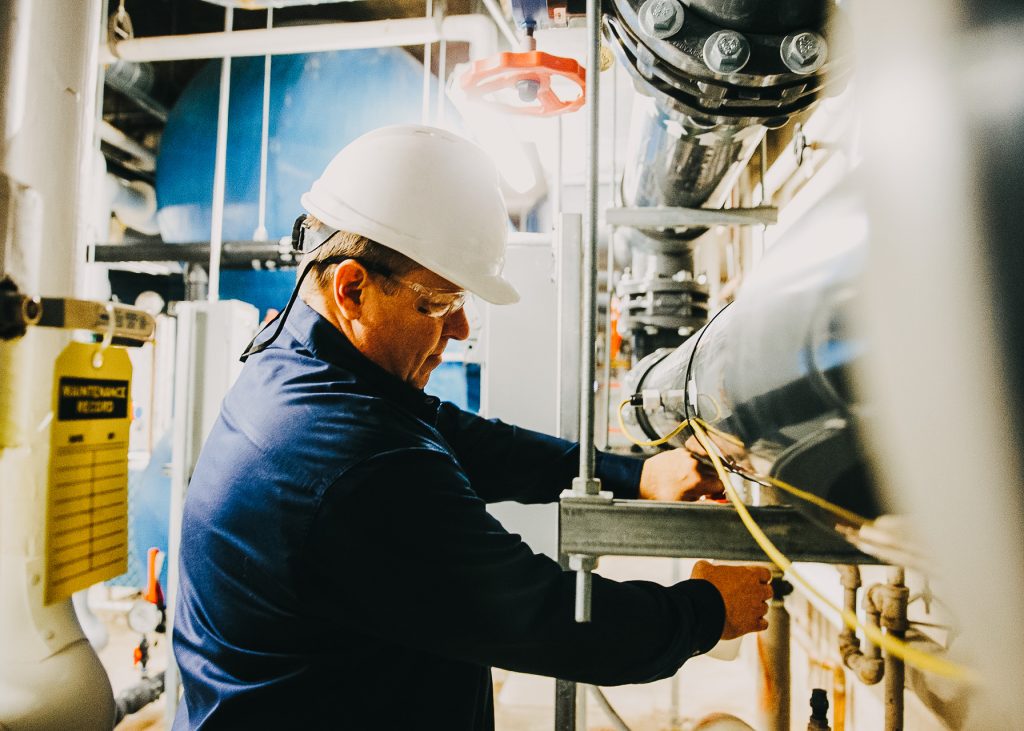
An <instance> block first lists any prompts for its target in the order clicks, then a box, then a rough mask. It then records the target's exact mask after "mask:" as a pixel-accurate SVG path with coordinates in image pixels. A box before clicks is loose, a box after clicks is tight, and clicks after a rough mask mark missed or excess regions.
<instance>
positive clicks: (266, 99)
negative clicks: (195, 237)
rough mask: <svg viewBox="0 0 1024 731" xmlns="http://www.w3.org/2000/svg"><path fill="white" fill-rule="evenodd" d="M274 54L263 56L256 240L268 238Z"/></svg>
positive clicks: (270, 15) (271, 18)
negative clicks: (271, 84)
mask: <svg viewBox="0 0 1024 731" xmlns="http://www.w3.org/2000/svg"><path fill="white" fill-rule="evenodd" d="M273 27H274V8H273V7H269V8H267V30H270V29H271V28H273ZM272 59H273V56H271V55H270V54H267V55H266V56H264V57H263V126H262V127H261V129H260V203H259V212H258V214H257V217H256V221H257V223H256V231H255V232H254V233H253V235H252V237H253V238H254V239H255V240H256V241H266V240H267V149H268V148H269V143H270V64H271V60H272Z"/></svg>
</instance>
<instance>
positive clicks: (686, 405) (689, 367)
mask: <svg viewBox="0 0 1024 731" xmlns="http://www.w3.org/2000/svg"><path fill="white" fill-rule="evenodd" d="M733 302H735V300H733ZM731 304H732V302H729V303H728V304H726V306H725V307H723V308H722V309H720V310H719V311H718V312H716V313H715V316H714V317H712V318H711V319H710V320H708V324H707V325H705V326H704V327H702V328H701V329H700V332H699V333H697V342H695V343H694V344H693V350H691V351H690V357H689V359H688V360H687V362H686V378H685V379H684V380H683V420H684V421H686V422H687V428H688V429H689V430H690V433H691V434H693V436H694V438H696V437H697V434H696V433H695V432H694V431H693V427H692V426H690V425H689V422H690V374H691V373H692V372H693V361H694V359H695V358H696V357H697V348H699V347H700V341H701V338H703V337H704V334H705V333H707V331H708V330H710V329H711V326H712V325H713V324H714V323H715V320H717V319H718V316H719V315H721V314H722V313H723V312H725V311H726V310H727V309H729V306H730V305H731ZM698 405H699V399H698V398H697V394H696V389H694V404H693V416H694V418H696V419H699V418H700V414H699V413H697V408H698Z"/></svg>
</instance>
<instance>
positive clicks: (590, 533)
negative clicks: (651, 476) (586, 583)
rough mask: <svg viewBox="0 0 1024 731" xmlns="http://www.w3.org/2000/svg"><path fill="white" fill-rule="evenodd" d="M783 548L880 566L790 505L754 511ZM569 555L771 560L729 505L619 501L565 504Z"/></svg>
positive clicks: (805, 557) (811, 558)
mask: <svg viewBox="0 0 1024 731" xmlns="http://www.w3.org/2000/svg"><path fill="white" fill-rule="evenodd" d="M747 509H748V510H749V511H750V513H751V515H752V516H753V517H754V519H755V520H756V521H757V523H758V525H760V526H761V528H762V529H764V531H765V533H766V534H767V535H768V537H769V538H770V539H771V540H772V542H773V543H774V544H775V545H776V546H778V547H779V550H780V551H782V552H783V553H785V554H786V555H787V556H789V557H790V558H791V559H792V560H793V561H805V562H813V563H829V564H879V563H881V562H880V561H879V560H878V559H877V558H875V557H873V556H869V555H867V554H865V553H862V552H861V551H858V550H857V549H856V548H854V547H853V546H852V545H851V544H850V543H848V542H847V541H846V540H844V539H843V538H842V537H840V536H839V535H838V534H837V533H835V532H833V531H830V530H829V529H827V528H824V527H822V526H820V525H818V524H817V523H815V522H813V521H811V520H810V519H808V518H807V517H805V516H804V515H803V514H802V513H800V512H799V511H798V510H796V509H795V508H792V507H789V506H783V505H772V506H762V507H757V506H750V507H748V508H747ZM559 517H560V520H559V525H560V528H561V536H560V540H561V550H562V551H564V552H565V553H569V554H586V555H588V556H663V557H672V558H706V559H716V560H728V561H767V560H768V559H767V557H766V556H765V555H764V552H763V551H762V550H761V549H760V547H759V546H758V545H757V544H756V543H755V542H754V539H753V538H752V537H751V536H750V533H749V532H748V531H747V528H746V526H744V525H743V523H742V522H741V521H740V518H739V515H738V514H737V513H736V511H735V510H734V509H733V508H732V507H731V506H729V505H718V504H712V503H662V502H654V501H650V500H612V501H611V502H609V503H603V504H602V503H584V502H577V501H563V502H562V504H561V508H560V516H559Z"/></svg>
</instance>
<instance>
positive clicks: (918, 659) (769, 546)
mask: <svg viewBox="0 0 1024 731" xmlns="http://www.w3.org/2000/svg"><path fill="white" fill-rule="evenodd" d="M691 428H692V429H693V433H694V435H695V436H696V437H697V441H699V442H700V444H701V446H702V447H703V448H704V451H706V452H707V453H708V456H709V457H710V458H711V462H712V463H713V464H714V466H715V471H716V472H718V477H719V479H720V480H721V481H722V484H723V485H725V492H726V494H727V495H728V496H729V500H730V502H732V504H733V507H734V508H736V512H737V513H738V514H739V516H740V520H742V521H743V525H745V526H746V528H747V530H748V531H749V532H750V535H751V536H752V537H753V538H754V540H755V541H756V542H757V545H758V546H760V547H761V550H762V551H764V552H765V554H766V555H767V556H768V558H770V559H771V561H772V563H774V564H775V565H776V566H778V567H779V569H780V570H782V571H783V572H784V573H786V574H788V575H789V576H790V578H792V579H793V580H794V581H796V582H797V583H798V584H800V585H801V586H803V587H804V589H805V590H807V591H808V592H809V593H811V594H813V595H814V596H815V597H817V598H818V599H819V600H820V601H821V602H823V603H824V604H825V605H826V606H827V607H829V608H830V609H832V610H833V611H834V612H836V613H838V614H839V616H841V617H842V618H843V622H844V623H845V624H846V626H847V627H849V628H850V629H852V630H854V631H856V630H857V629H860V630H861V631H862V632H863V633H864V636H865V637H867V638H868V640H870V641H871V642H873V643H874V644H875V645H877V646H878V647H881V648H882V649H883V650H885V651H886V652H887V653H889V654H891V655H893V656H894V657H897V658H899V659H901V660H902V661H903V662H905V663H906V664H908V665H912V666H913V667H916V668H917V669H919V670H923V671H926V672H932V673H935V674H936V675H941V676H942V677H945V678H952V679H953V680H960V681H969V682H975V683H976V682H979V678H978V676H977V673H975V672H974V671H973V670H971V669H969V668H966V667H963V666H962V665H958V664H956V663H954V662H951V661H949V660H946V659H944V658H941V657H937V656H935V655H932V654H930V653H927V652H922V651H921V650H918V649H916V648H914V647H911V646H910V645H908V644H907V643H905V642H902V641H900V640H898V639H897V638H895V637H893V636H891V635H888V634H885V633H883V632H882V631H881V630H880V629H878V628H877V627H872V626H869V625H864V624H862V623H861V621H860V619H858V617H857V615H856V614H855V613H854V612H851V611H849V610H847V609H841V608H839V607H838V606H836V605H835V604H833V603H832V602H831V601H830V600H829V599H828V598H826V597H825V596H824V595H823V594H822V593H821V592H820V591H818V590H817V589H816V588H814V586H812V585H811V583H810V582H809V581H807V579H805V578H804V577H803V576H802V575H801V574H799V573H797V571H796V570H795V569H794V568H793V563H792V562H791V561H790V560H789V559H788V558H786V556H785V555H783V553H782V552H781V551H780V550H779V549H778V548H777V547H776V546H775V544H774V543H772V542H771V539H769V538H768V536H767V535H765V533H764V531H763V530H761V527H760V526H759V525H758V524H757V523H756V522H755V521H754V518H753V517H752V516H751V515H750V511H749V510H747V506H746V505H744V504H743V502H742V501H741V500H740V499H739V495H737V494H736V488H734V487H733V486H732V483H731V482H730V480H729V475H728V473H727V472H726V470H725V467H724V466H723V465H722V460H721V457H720V456H719V454H718V450H717V447H715V448H713V442H712V441H711V439H710V438H709V437H708V435H707V433H706V432H705V431H704V429H703V428H701V426H700V425H699V424H696V423H694V424H692V426H691Z"/></svg>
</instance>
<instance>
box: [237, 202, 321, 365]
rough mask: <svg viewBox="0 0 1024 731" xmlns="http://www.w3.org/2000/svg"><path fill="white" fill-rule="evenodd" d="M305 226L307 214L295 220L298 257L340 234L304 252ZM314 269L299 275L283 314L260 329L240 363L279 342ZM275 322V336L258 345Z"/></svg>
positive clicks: (296, 253)
mask: <svg viewBox="0 0 1024 731" xmlns="http://www.w3.org/2000/svg"><path fill="white" fill-rule="evenodd" d="M305 224H306V214H305V213H303V214H302V215H301V216H299V217H298V218H296V219H295V223H294V224H292V253H293V254H295V255H296V256H303V257H305V256H308V255H309V254H312V253H313V252H314V251H316V250H317V249H319V248H320V247H321V246H323V245H324V244H326V243H327V242H328V241H330V240H331V239H333V238H334V237H335V236H336V235H337V234H338V232H337V231H335V232H334V233H332V234H331V235H330V236H328V237H327V238H325V239H324V240H323V241H321V242H320V243H319V244H317V245H316V246H314V247H313V248H312V249H310V250H309V251H303V250H302V247H303V244H304V242H305V239H306V226H305ZM312 268H313V267H312V264H310V265H309V266H307V267H306V268H305V269H303V270H302V274H300V275H299V279H298V281H297V282H295V288H294V289H292V294H291V296H290V297H289V298H288V304H286V305H285V306H284V309H283V310H282V311H281V312H279V313H277V315H276V316H275V317H274V319H272V320H271V321H270V322H268V323H267V324H266V325H264V326H263V327H262V328H260V331H259V332H258V333H256V334H255V335H254V336H253V339H252V340H250V341H249V344H248V345H246V346H245V351H244V352H243V353H242V355H241V356H239V358H238V359H239V360H240V361H242V362H243V363H245V361H246V359H248V357H249V356H250V355H256V354H257V353H262V352H263V351H264V350H266V349H267V348H269V347H270V344H271V343H273V342H274V341H275V340H277V336H278V335H280V334H281V330H283V329H284V323H285V320H287V319H288V313H289V312H291V311H292V305H294V304H295V298H296V297H298V296H299V290H300V289H301V288H302V282H303V280H304V279H305V278H306V275H307V274H309V270H310V269H312ZM275 322H276V323H277V328H276V329H275V330H274V334H273V335H271V336H270V337H269V338H267V339H266V340H264V341H263V342H261V343H259V344H258V345H257V344H256V341H257V340H258V339H259V337H260V335H262V334H263V333H264V332H266V330H267V328H268V327H270V326H271V325H273V324H274V323H275Z"/></svg>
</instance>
